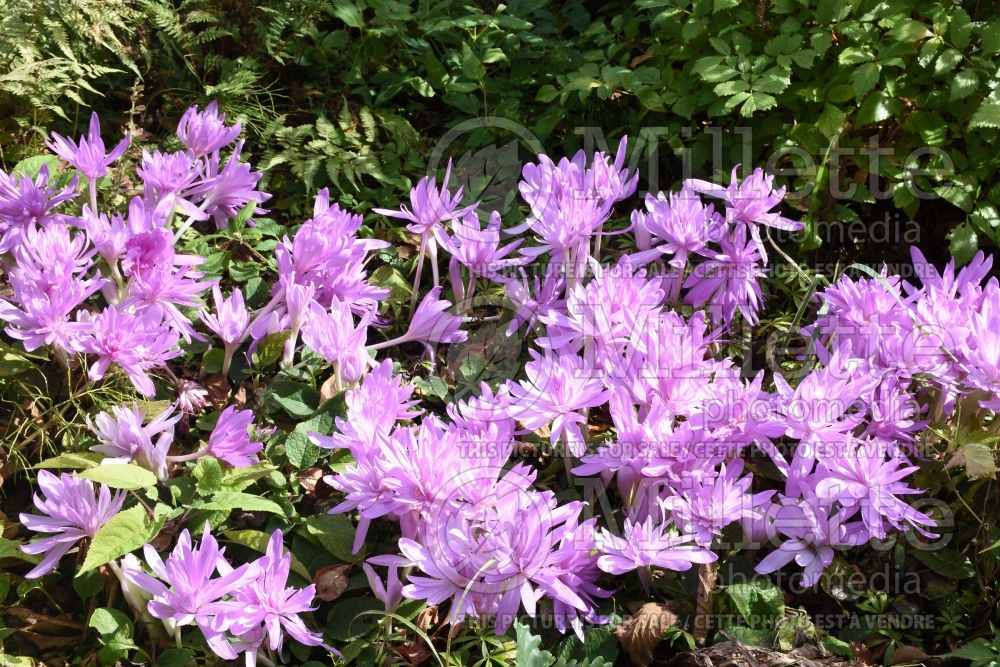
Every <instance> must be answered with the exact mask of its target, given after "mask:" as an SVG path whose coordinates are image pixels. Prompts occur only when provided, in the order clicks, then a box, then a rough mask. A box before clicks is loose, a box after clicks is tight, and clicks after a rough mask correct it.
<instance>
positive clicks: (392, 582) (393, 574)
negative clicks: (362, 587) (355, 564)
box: [361, 557, 403, 612]
mask: <svg viewBox="0 0 1000 667" xmlns="http://www.w3.org/2000/svg"><path fill="white" fill-rule="evenodd" d="M384 560H385V559H384V558H378V557H377V558H369V559H368V560H367V561H366V562H364V563H362V564H361V568H362V569H363V570H364V571H365V576H366V577H368V586H370V587H371V589H372V593H374V594H375V597H376V598H377V599H378V600H380V601H381V602H382V604H384V605H385V610H386V611H390V612H391V611H396V608H397V607H399V603H400V602H402V601H403V584H402V583H401V582H400V581H399V563H398V559H396V558H395V557H393V558H392V561H391V562H389V563H388V566H389V576H388V577H386V580H385V583H382V580H381V579H379V576H378V574H376V572H375V568H373V567H372V566H371V565H370V564H369V563H375V564H376V565H378V564H381V563H382V562H384Z"/></svg>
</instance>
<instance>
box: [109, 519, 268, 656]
mask: <svg viewBox="0 0 1000 667" xmlns="http://www.w3.org/2000/svg"><path fill="white" fill-rule="evenodd" d="M143 553H144V554H145V556H146V562H147V563H148V564H149V568H150V570H152V572H153V575H154V576H150V575H148V574H146V573H145V572H143V571H142V570H138V569H135V568H126V569H125V570H124V574H125V577H126V578H127V579H129V580H130V581H131V582H132V583H133V584H135V585H136V586H139V587H140V588H142V589H143V590H144V591H146V592H147V593H149V594H150V595H151V596H152V599H151V600H150V601H149V605H148V609H149V613H150V614H152V615H153V617H154V618H159V619H162V620H164V621H170V622H171V623H173V624H175V625H176V626H177V627H180V626H184V625H191V624H194V625H197V626H198V628H199V629H200V630H201V632H202V634H203V635H204V637H205V641H206V642H207V643H208V645H209V647H210V648H211V649H212V650H213V651H214V652H215V653H216V654H217V655H218V656H219V657H221V658H224V659H226V660H235V659H236V655H237V654H236V651H234V650H233V648H232V646H230V644H229V642H228V641H227V639H226V636H225V630H226V627H227V625H229V624H230V623H231V621H230V620H229V619H227V618H226V612H227V611H229V609H230V607H229V606H228V605H227V604H226V603H225V602H223V598H224V597H225V596H227V595H229V594H232V593H233V592H234V591H236V590H237V589H239V588H242V587H243V586H246V585H247V584H248V583H250V582H251V581H253V580H254V579H255V578H256V577H257V576H258V572H257V570H256V568H251V567H250V566H248V565H241V566H240V567H238V568H236V569H235V570H234V569H232V568H231V567H229V564H228V563H227V562H226V560H225V558H224V557H223V556H224V553H225V549H220V548H219V544H218V542H216V541H215V538H214V537H212V535H211V534H210V533H209V531H208V525H207V524H206V526H205V533H204V534H203V535H202V538H201V543H200V544H199V545H198V547H197V548H194V547H193V545H192V542H191V533H189V532H188V531H187V530H186V529H185V530H184V531H182V532H181V534H180V537H178V538H177V544H176V546H174V549H173V551H172V552H171V553H170V555H169V556H168V557H167V560H166V562H164V561H163V559H162V558H160V554H159V553H157V551H156V549H154V548H153V547H152V546H151V545H149V544H147V545H146V546H145V547H143ZM216 571H218V572H219V575H220V576H218V577H215V576H214V575H215V573H216Z"/></svg>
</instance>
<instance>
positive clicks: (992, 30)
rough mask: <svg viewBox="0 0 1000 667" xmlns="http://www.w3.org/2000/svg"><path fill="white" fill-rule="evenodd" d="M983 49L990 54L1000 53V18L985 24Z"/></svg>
mask: <svg viewBox="0 0 1000 667" xmlns="http://www.w3.org/2000/svg"><path fill="white" fill-rule="evenodd" d="M982 49H983V53H984V54H986V55H988V56H990V55H994V54H996V53H1000V18H997V19H993V20H992V21H990V22H988V23H984V24H983V29H982Z"/></svg>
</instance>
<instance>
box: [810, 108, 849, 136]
mask: <svg viewBox="0 0 1000 667" xmlns="http://www.w3.org/2000/svg"><path fill="white" fill-rule="evenodd" d="M846 120H847V115H846V114H845V113H844V112H843V111H841V110H840V109H838V108H837V107H835V106H834V105H832V104H824V105H823V111H822V112H821V113H820V115H819V118H818V119H817V120H816V127H817V128H818V129H819V131H820V132H822V133H823V136H825V137H826V138H828V139H832V138H834V137H836V136H838V135H839V134H840V133H841V132H843V131H844V122H845V121H846Z"/></svg>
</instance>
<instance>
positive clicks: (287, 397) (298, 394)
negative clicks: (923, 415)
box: [264, 380, 319, 417]
mask: <svg viewBox="0 0 1000 667" xmlns="http://www.w3.org/2000/svg"><path fill="white" fill-rule="evenodd" d="M264 400H265V401H267V402H268V403H271V404H273V405H275V406H277V407H278V408H281V409H282V410H284V411H285V412H287V413H288V414H289V415H290V416H292V417H308V416H310V415H311V414H312V413H313V412H315V411H316V408H317V407H318V406H319V392H318V391H316V390H315V389H313V388H312V387H310V386H309V385H305V384H302V383H301V382H294V381H292V380H277V381H276V382H274V383H272V384H271V386H270V387H268V390H267V393H266V394H265V399H264Z"/></svg>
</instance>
